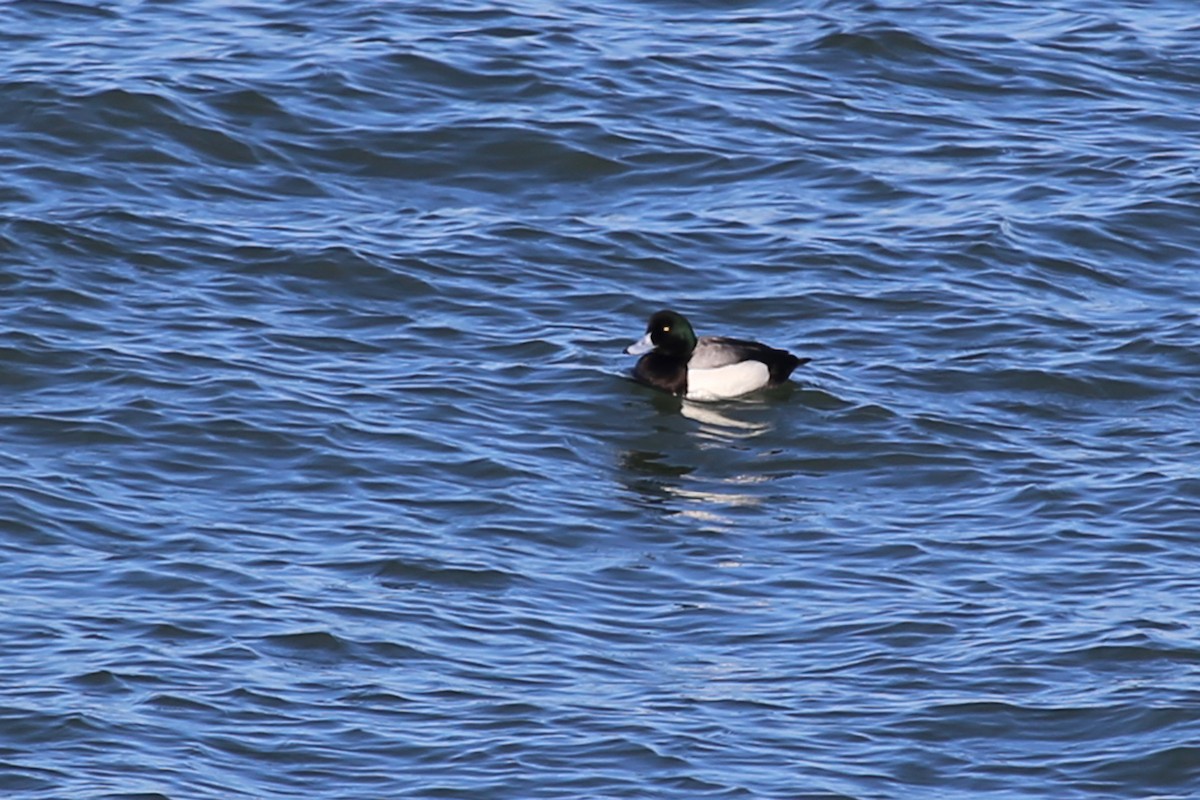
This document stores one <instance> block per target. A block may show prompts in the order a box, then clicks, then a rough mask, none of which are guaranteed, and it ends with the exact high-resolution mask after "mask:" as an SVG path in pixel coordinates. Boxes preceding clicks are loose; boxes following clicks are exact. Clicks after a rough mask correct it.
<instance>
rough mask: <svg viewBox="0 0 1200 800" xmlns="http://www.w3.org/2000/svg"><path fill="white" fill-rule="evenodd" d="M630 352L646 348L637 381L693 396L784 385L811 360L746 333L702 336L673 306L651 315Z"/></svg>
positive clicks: (699, 397) (701, 397)
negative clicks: (747, 336)
mask: <svg viewBox="0 0 1200 800" xmlns="http://www.w3.org/2000/svg"><path fill="white" fill-rule="evenodd" d="M625 352H626V353H630V354H632V355H639V354H644V355H642V357H641V358H640V359H638V362H637V366H635V367H634V368H633V377H634V378H635V379H636V380H637V381H639V382H641V383H644V384H646V385H647V386H653V387H654V388H656V389H662V390H663V391H666V392H670V393H671V394H674V395H677V396H679V397H686V398H687V399H689V400H724V399H726V398H730V397H737V396H739V395H743V394H746V393H747V392H753V391H756V390H758V389H763V388H766V387H770V386H778V385H779V384H781V383H783V382H784V381H786V380H787V379H788V376H790V375H791V374H792V370H794V369H795V368H796V367H798V366H800V365H801V364H806V363H808V361H809V360H810V359H807V358H797V357H796V356H794V355H792V354H791V353H789V352H788V351H786V350H777V349H775V348H774V347H768V346H766V345H765V344H761V343H759V342H751V341H747V340H745V339H730V338H728V337H725V336H703V337H700V338H696V334H695V332H694V331H693V330H692V326H691V323H689V322H688V321H687V319H686V318H684V316H683V315H682V314H679V313H677V312H675V311H669V310H663V311H659V312H658V313H656V314H654V315H653V316H652V317H650V322H649V324H647V325H646V335H645V336H643V337H642V338H641V339H640V340H639V341H637V342H635V343H634V344H631V345H630V346H629V347H627V348H625Z"/></svg>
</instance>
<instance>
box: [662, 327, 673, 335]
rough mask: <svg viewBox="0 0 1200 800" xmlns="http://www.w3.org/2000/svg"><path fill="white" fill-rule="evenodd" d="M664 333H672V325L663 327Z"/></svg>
mask: <svg viewBox="0 0 1200 800" xmlns="http://www.w3.org/2000/svg"><path fill="white" fill-rule="evenodd" d="M662 332H663V333H670V332H671V326H670V325H663V328H662Z"/></svg>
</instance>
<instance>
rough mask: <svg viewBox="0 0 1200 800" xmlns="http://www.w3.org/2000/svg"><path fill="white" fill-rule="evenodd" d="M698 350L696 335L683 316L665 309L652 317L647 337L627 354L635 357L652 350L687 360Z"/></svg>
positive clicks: (648, 324)
mask: <svg viewBox="0 0 1200 800" xmlns="http://www.w3.org/2000/svg"><path fill="white" fill-rule="evenodd" d="M695 349H696V333H695V331H693V330H692V325H691V323H690V322H688V321H687V319H686V318H684V316H683V314H680V313H678V312H676V311H671V310H670V309H663V310H662V311H659V312H657V313H655V314H654V315H653V316H651V317H650V322H648V323H647V324H646V335H645V336H643V337H642V338H641V339H638V340H637V341H636V342H634V343H633V344H631V345H629V347H626V348H625V352H626V353H629V354H630V355H633V356H638V355H641V354H643V353H649V352H650V351H651V350H654V351H657V352H659V353H662V354H663V355H667V356H674V357H676V358H682V359H684V360H687V359H688V358H690V357H691V355H692V351H693V350H695Z"/></svg>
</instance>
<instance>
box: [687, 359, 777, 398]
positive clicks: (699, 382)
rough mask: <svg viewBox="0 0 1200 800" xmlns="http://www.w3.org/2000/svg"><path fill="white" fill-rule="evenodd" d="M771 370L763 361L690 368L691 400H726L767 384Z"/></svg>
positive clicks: (689, 394)
mask: <svg viewBox="0 0 1200 800" xmlns="http://www.w3.org/2000/svg"><path fill="white" fill-rule="evenodd" d="M770 378H771V371H770V370H769V369H767V365H766V364H764V363H762V362H761V361H741V362H739V363H737V364H730V365H728V366H725V367H716V368H715V369H689V370H688V388H687V398H688V399H689V400H724V399H726V398H728V397H737V396H738V395H741V394H745V393H746V392H753V391H754V390H755V389H761V388H762V387H764V386H766V385H767V381H768V380H770Z"/></svg>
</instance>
